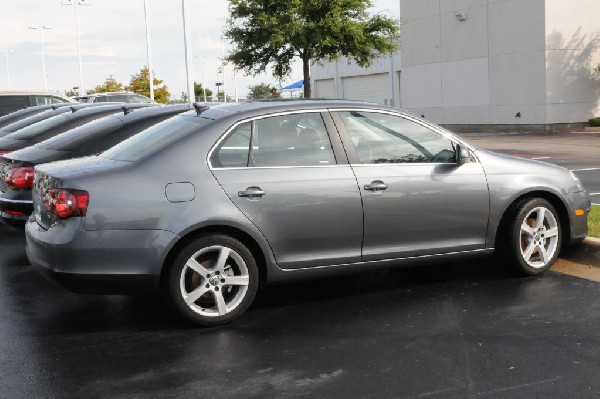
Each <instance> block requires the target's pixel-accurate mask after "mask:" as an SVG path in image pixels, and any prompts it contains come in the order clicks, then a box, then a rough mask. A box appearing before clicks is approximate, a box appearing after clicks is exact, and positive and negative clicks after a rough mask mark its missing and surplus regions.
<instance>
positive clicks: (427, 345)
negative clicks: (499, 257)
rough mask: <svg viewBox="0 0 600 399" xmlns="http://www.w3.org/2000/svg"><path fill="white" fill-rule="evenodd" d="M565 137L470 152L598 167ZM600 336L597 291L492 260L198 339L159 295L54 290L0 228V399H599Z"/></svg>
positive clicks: (328, 290) (302, 296)
mask: <svg viewBox="0 0 600 399" xmlns="http://www.w3.org/2000/svg"><path fill="white" fill-rule="evenodd" d="M563 136H564V135H558V136H540V137H538V136H535V135H527V136H525V137H523V136H514V135H500V136H498V137H497V138H494V139H493V140H492V137H488V136H486V135H479V136H476V137H474V136H469V138H470V139H471V141H472V142H473V143H475V144H477V145H480V146H481V147H484V148H492V149H495V150H497V151H500V152H507V153H512V154H517V155H519V154H520V155H519V156H527V157H532V158H538V157H549V158H545V159H544V160H546V161H548V160H549V161H551V162H556V163H561V164H564V165H568V167H569V168H572V169H588V168H593V167H600V151H599V150H598V144H595V143H597V142H598V140H599V139H600V137H598V136H592V135H589V136H583V135H581V136H575V135H573V136H566V137H564V138H563ZM579 137H582V139H579ZM588 140H589V141H588ZM573 143H576V144H573ZM594 145H595V147H594ZM517 146H518V148H517ZM576 146H577V147H576ZM493 147H495V148H493ZM512 148H517V150H518V151H517V150H514V149H512ZM584 172H586V173H582V172H576V173H578V174H579V175H580V177H581V178H582V181H583V182H584V184H585V185H586V186H587V187H588V189H590V191H593V190H597V191H596V192H600V187H598V186H597V185H596V186H594V184H600V183H599V182H600V179H598V178H597V177H596V178H594V176H599V175H598V174H596V175H594V173H598V171H597V170H590V171H584ZM587 172H592V173H590V174H588V173H587ZM588 175H589V176H588ZM594 187H597V188H594ZM595 202H600V198H598V197H596V200H595ZM599 336H600V284H599V283H596V282H592V281H587V280H583V279H579V278H575V277H570V276H566V275H562V274H558V273H554V272H549V273H547V274H546V275H545V276H543V277H541V278H517V277H514V276H513V275H512V274H511V273H509V272H507V271H506V270H505V268H504V267H503V265H502V264H498V263H495V262H493V261H492V260H491V259H487V258H486V259H482V260H480V261H476V262H475V261H474V262H469V263H452V264H443V265H435V266H425V267H418V268H408V269H398V270H393V271H383V272H373V273H362V274H357V275H352V276H346V277H337V278H334V279H326V280H318V281H308V282H301V283H293V284H286V285H281V286H272V287H267V288H265V289H263V290H262V291H260V292H259V294H258V296H257V299H256V301H255V303H254V304H253V306H252V307H251V308H250V310H249V311H248V312H247V313H246V314H245V315H244V316H243V317H242V318H241V319H240V320H239V321H237V322H235V323H234V324H231V325H228V326H223V327H219V328H211V329H200V328H195V327H193V326H190V325H189V324H187V323H185V322H182V321H181V320H179V319H178V318H176V317H175V316H174V315H173V314H171V312H170V310H169V309H168V308H166V307H165V306H164V305H163V303H162V301H161V300H160V298H158V297H119V296H105V297H100V296H82V295H76V294H70V293H68V292H65V291H64V290H62V289H61V288H58V287H55V286H54V285H52V284H51V283H50V282H48V281H46V280H45V279H44V278H42V277H41V276H40V275H38V274H37V273H36V272H35V271H34V270H32V269H31V267H29V266H28V263H27V259H26V257H25V250H24V238H23V236H22V233H19V232H15V231H12V230H8V229H7V228H5V227H3V226H0V397H6V398H20V397H22V398H31V397H40V398H42V397H44V398H46V397H61V398H62V397H65V398H66V397H90V398H95V397H111V398H120V397H127V398H129V397H153V398H155V397H181V396H187V397H204V396H205V397H211V398H221V397H222V398H248V397H257V398H264V397H277V398H280V397H303V396H304V397H318V398H370V397H372V398H388V397H389V398H399V397H402V398H429V397H431V398H454V397H456V398H463V397H471V398H476V397H502V398H504V397H515V398H517V397H518V398H522V397H569V398H575V397H595V396H598V395H599V394H600V340H599V339H598V337H599Z"/></svg>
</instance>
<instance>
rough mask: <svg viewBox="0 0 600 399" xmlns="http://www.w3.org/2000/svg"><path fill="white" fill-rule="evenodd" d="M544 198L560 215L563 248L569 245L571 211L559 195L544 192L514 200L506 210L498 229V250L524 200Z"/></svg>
mask: <svg viewBox="0 0 600 399" xmlns="http://www.w3.org/2000/svg"><path fill="white" fill-rule="evenodd" d="M534 198H542V199H545V200H546V201H548V202H549V203H550V204H551V205H552V206H553V207H554V209H556V212H557V213H558V219H559V222H560V226H561V230H562V238H561V246H562V247H563V248H564V247H565V246H567V245H568V243H569V241H570V236H571V220H570V218H569V211H568V208H567V205H566V204H565V203H564V201H563V200H562V199H561V198H560V196H559V195H557V194H555V193H553V192H550V191H544V190H535V191H529V192H526V193H523V194H521V195H519V196H518V197H516V198H514V199H513V200H512V201H511V203H510V204H509V205H508V206H507V207H506V209H504V212H503V213H502V218H501V219H500V223H498V227H497V229H496V237H495V246H496V248H499V247H501V245H500V243H499V240H501V239H502V238H503V236H504V234H503V233H504V231H505V229H506V228H507V227H508V226H509V221H510V217H511V216H512V214H513V213H514V212H515V206H516V205H517V204H518V203H520V202H521V201H523V200H527V199H534Z"/></svg>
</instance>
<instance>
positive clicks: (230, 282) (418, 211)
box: [26, 101, 591, 325]
mask: <svg viewBox="0 0 600 399" xmlns="http://www.w3.org/2000/svg"><path fill="white" fill-rule="evenodd" d="M33 197H34V210H35V211H34V213H33V215H32V217H31V218H30V219H29V221H28V222H27V225H26V234H27V255H28V257H29V260H30V262H31V263H32V264H33V265H34V266H36V267H37V268H38V270H40V271H41V272H43V273H44V274H47V275H49V276H50V277H51V278H53V279H54V280H56V281H58V282H59V283H60V284H62V285H63V286H64V287H66V288H67V289H69V290H72V291H75V292H86V293H120V294H134V293H139V292H147V291H158V290H161V291H162V292H163V293H164V295H165V297H166V299H167V300H168V302H169V303H170V304H171V305H172V306H173V308H174V309H175V310H176V311H177V312H179V313H180V314H181V315H182V316H184V317H186V318H187V319H189V320H191V321H193V322H195V323H198V324H201V325H215V324H221V323H225V322H228V321H231V320H233V319H235V318H236V317H238V316H240V315H241V314H242V313H243V312H244V311H245V310H246V309H247V308H248V306H250V304H251V302H252V300H253V298H254V296H255V293H256V291H257V289H258V286H259V283H260V282H278V281H284V280H292V279H297V278H301V277H317V276H322V275H328V274H334V273H341V272H346V271H353V270H365V271H366V270H373V269H375V268H377V267H382V266H390V267H391V266H398V265H403V264H419V263H422V262H434V261H447V260H451V259H461V258H466V257H473V256H482V255H487V254H491V253H493V252H494V251H495V252H497V254H498V255H500V256H503V257H504V258H505V259H506V260H507V261H508V262H507V263H508V264H510V265H511V266H514V267H515V268H516V269H517V270H519V271H520V272H521V273H523V274H525V275H537V274H541V273H543V272H544V271H546V270H547V269H548V268H550V266H551V265H552V264H553V262H554V261H555V260H556V259H557V257H558V254H559V252H560V249H561V247H563V246H565V245H567V244H569V243H572V242H576V241H578V240H582V239H583V238H585V236H586V234H587V215H588V212H589V210H590V206H591V205H590V199H589V196H588V194H587V192H586V191H585V190H584V188H583V187H582V185H581V183H580V182H579V180H578V179H577V178H576V177H575V176H574V175H572V174H571V173H570V172H569V171H568V170H566V169H563V168H561V167H558V166H554V165H550V164H546V163H542V162H538V161H529V160H523V159H517V158H512V157H508V156H504V155H498V154H494V153H492V152H488V151H484V150H480V149H477V148H475V147H474V146H472V145H470V144H468V143H466V142H465V141H464V140H462V139H461V138H459V137H457V136H455V135H453V134H451V133H450V132H448V131H446V130H444V129H442V128H440V127H438V126H436V125H433V124H431V123H428V122H426V121H424V120H422V119H420V118H417V117H414V116H411V115H409V114H405V113H403V112H400V111H398V110H394V109H391V108H382V107H378V106H375V105H372V104H365V103H357V102H341V101H299V102H275V103H273V102H271V103H248V104H230V105H219V106H200V105H198V106H197V107H196V110H195V111H190V112H188V113H184V114H181V115H180V116H175V117H173V118H171V119H168V120H166V121H164V122H162V123H160V124H158V125H155V126H153V127H150V128H148V129H147V130H145V131H143V132H142V133H140V134H138V135H136V136H134V137H132V138H130V139H129V140H127V141H125V142H123V143H121V144H119V145H117V146H116V147H114V148H112V149H110V150H108V151H107V152H105V153H103V154H101V155H100V156H98V157H91V158H84V159H80V160H71V161H64V162H57V163H52V164H45V165H41V166H37V167H36V171H35V193H34V196H33Z"/></svg>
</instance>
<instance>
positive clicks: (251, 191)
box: [238, 187, 267, 198]
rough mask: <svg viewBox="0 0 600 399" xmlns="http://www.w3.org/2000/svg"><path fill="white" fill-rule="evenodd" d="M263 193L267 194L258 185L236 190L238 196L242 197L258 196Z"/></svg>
mask: <svg viewBox="0 0 600 399" xmlns="http://www.w3.org/2000/svg"><path fill="white" fill-rule="evenodd" d="M265 194H267V192H266V191H264V190H262V189H261V188H260V187H248V188H247V189H246V190H244V191H238V197H242V198H260V197H262V196H263V195H265Z"/></svg>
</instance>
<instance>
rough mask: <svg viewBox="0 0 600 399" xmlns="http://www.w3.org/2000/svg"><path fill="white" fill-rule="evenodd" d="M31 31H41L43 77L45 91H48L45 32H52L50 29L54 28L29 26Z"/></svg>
mask: <svg viewBox="0 0 600 399" xmlns="http://www.w3.org/2000/svg"><path fill="white" fill-rule="evenodd" d="M29 29H32V30H36V29H39V31H40V44H41V46H42V76H43V78H44V91H48V85H47V84H46V60H45V58H44V30H50V29H52V27H51V26H44V25H38V26H29Z"/></svg>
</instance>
